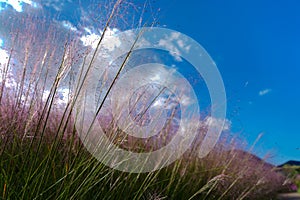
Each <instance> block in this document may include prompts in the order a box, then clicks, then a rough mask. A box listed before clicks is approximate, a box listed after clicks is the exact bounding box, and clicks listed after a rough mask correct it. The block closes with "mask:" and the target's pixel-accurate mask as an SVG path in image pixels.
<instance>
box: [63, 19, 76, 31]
mask: <svg viewBox="0 0 300 200" xmlns="http://www.w3.org/2000/svg"><path fill="white" fill-rule="evenodd" d="M61 23H62V25H63V27H65V28H67V29H69V30H71V31H74V32H75V31H77V28H76V27H75V26H74V25H73V24H72V23H71V22H69V21H65V20H64V21H62V22H61Z"/></svg>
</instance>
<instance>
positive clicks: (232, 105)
mask: <svg viewBox="0 0 300 200" xmlns="http://www.w3.org/2000/svg"><path fill="white" fill-rule="evenodd" d="M156 6H157V7H160V8H161V13H160V15H159V16H160V18H159V20H158V21H159V22H160V23H161V25H166V27H167V28H172V29H175V30H177V31H180V32H182V33H185V34H187V35H189V36H190V37H192V38H194V39H195V40H196V41H198V42H199V43H200V44H201V45H203V47H204V48H205V49H206V50H207V51H208V53H209V54H210V55H211V57H212V58H213V59H214V61H215V62H216V64H217V66H218V68H219V70H220V72H221V74H222V76H223V80H224V83H225V86H226V91H227V96H228V113H227V117H228V118H229V119H230V120H231V121H232V128H233V131H234V132H236V133H237V134H241V135H242V136H243V137H245V138H246V139H247V140H248V143H249V145H251V144H253V143H254V141H255V140H256V138H257V137H258V135H259V134H260V133H263V137H262V138H261V139H260V141H259V143H258V144H257V149H256V153H258V154H259V155H260V156H263V155H264V154H266V153H268V152H269V153H271V155H272V156H273V157H272V158H271V159H270V161H271V162H274V163H282V162H284V161H286V160H289V159H297V160H300V150H299V149H298V148H299V147H300V131H299V130H300V128H299V124H300V115H299V113H300V105H299V102H300V90H299V88H298V87H299V86H300V79H299V75H300V60H299V56H300V13H299V8H300V1H297V0H289V1H283V0H282V1H271V0H264V1H260V0H252V1H238V0H236V1H232V0H231V1H216V0H212V1H203V0H185V1H181V0H171V1H164V3H162V2H157V3H156Z"/></svg>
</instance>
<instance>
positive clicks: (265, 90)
mask: <svg viewBox="0 0 300 200" xmlns="http://www.w3.org/2000/svg"><path fill="white" fill-rule="evenodd" d="M271 91H272V90H271V89H264V90H261V91H259V93H258V95H259V96H264V95H266V94H268V93H270V92H271Z"/></svg>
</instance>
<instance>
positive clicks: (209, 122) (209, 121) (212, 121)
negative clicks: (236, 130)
mask: <svg viewBox="0 0 300 200" xmlns="http://www.w3.org/2000/svg"><path fill="white" fill-rule="evenodd" d="M222 123H223V120H222V119H216V118H213V117H211V116H209V117H206V118H205V119H204V122H203V125H204V126H206V127H213V128H220V127H221V126H222ZM230 128H231V121H229V120H228V119H225V121H224V125H223V127H222V130H223V131H229V130H230Z"/></svg>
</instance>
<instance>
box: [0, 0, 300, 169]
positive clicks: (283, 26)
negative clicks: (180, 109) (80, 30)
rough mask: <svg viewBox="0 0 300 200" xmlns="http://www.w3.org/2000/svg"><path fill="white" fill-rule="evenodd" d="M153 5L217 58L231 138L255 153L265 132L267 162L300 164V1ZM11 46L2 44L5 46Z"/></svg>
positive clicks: (197, 0)
mask: <svg viewBox="0 0 300 200" xmlns="http://www.w3.org/2000/svg"><path fill="white" fill-rule="evenodd" d="M8 2H9V3H10V6H11V7H13V8H14V9H15V10H16V11H17V12H21V11H22V10H23V7H22V5H27V6H28V5H31V6H32V7H34V8H38V4H35V3H34V1H31V0H25V1H23V4H12V3H11V2H17V1H8V0H0V5H1V6H2V7H1V8H0V12H1V10H4V9H5V8H8V7H9V6H8V5H9V4H8ZM49 2H50V1H49ZM87 2H88V1H85V3H87ZM134 2H135V3H137V5H143V2H144V0H137V1H134ZM149 2H150V4H152V6H153V11H152V12H148V14H154V15H155V16H157V21H158V22H159V23H160V26H163V27H166V28H169V29H174V30H177V31H180V32H182V33H184V34H186V35H188V36H190V37H192V38H193V39H195V40H196V41H198V42H199V43H200V44H201V45H202V46H203V47H204V48H205V49H206V50H207V52H208V53H209V54H210V55H211V57H212V58H213V59H214V61H215V63H216V64H217V66H218V68H219V70H220V72H221V74H222V77H223V81H224V83H225V86H226V92H227V96H228V99H227V100H228V102H227V103H228V113H227V118H228V119H229V120H230V121H231V122H232V123H231V125H232V131H233V132H234V133H236V134H239V135H241V136H242V137H244V138H246V139H247V141H248V143H249V146H251V145H252V144H253V143H254V141H255V140H256V138H257V137H258V135H259V134H261V133H263V137H262V138H261V139H260V141H259V143H258V144H257V148H256V150H255V152H256V153H257V154H258V155H259V156H262V157H263V156H264V155H265V154H267V153H268V152H270V153H271V155H272V156H273V157H271V159H270V161H271V162H273V163H276V164H280V163H282V162H285V161H287V160H290V159H294V160H300V150H299V148H300V133H299V132H300V131H299V130H300V129H299V127H298V124H299V123H300V116H299V114H298V113H300V106H299V102H300V90H299V89H298V86H299V85H300V81H299V78H298V76H299V75H300V60H299V54H300V13H299V8H300V1H298V0H289V1H283V0H279V1H271V0H263V1H261V0H251V1H250V0H248V1H240V0H235V1H233V0H228V1H221V0H218V1H217V0H209V1H208V0H206V1H204V0H184V1H182V0H169V1H156V2H154V1H149ZM158 9H159V10H160V12H158V13H157V11H156V10H158ZM67 11H70V9H67ZM73 12H74V13H75V11H73ZM64 14H66V13H63V12H62V13H61V15H60V16H61V17H62V19H63V20H65V18H66V17H65V16H64ZM70 15H71V14H70ZM146 15H147V13H146ZM66 16H67V15H66ZM64 17H65V18H64ZM66 19H68V18H66ZM74 19H75V18H74ZM68 20H70V21H72V18H70V19H68ZM4 43H5V41H4V40H2V39H1V38H0V46H2V45H3V44H4Z"/></svg>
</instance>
